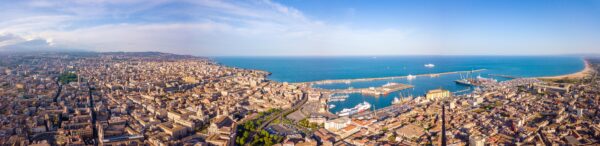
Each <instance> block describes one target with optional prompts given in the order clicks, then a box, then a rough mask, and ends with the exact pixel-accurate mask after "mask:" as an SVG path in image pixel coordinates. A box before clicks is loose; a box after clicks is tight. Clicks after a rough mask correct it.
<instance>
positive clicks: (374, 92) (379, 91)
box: [324, 83, 414, 95]
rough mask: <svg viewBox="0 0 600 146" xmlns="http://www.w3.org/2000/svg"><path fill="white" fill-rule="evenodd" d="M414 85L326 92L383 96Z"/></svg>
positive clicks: (395, 84) (396, 84)
mask: <svg viewBox="0 0 600 146" xmlns="http://www.w3.org/2000/svg"><path fill="white" fill-rule="evenodd" d="M413 87H414V86H412V85H407V84H400V83H394V84H392V85H383V86H381V87H369V88H356V89H355V88H349V89H332V90H324V91H326V92H329V93H331V94H336V93H337V94H351V93H361V94H368V95H383V94H388V93H391V92H395V91H400V90H404V89H408V88H413Z"/></svg>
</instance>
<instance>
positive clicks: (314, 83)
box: [298, 69, 485, 85]
mask: <svg viewBox="0 0 600 146" xmlns="http://www.w3.org/2000/svg"><path fill="white" fill-rule="evenodd" d="M484 70H485V69H477V70H470V71H453V72H443V73H432V74H420V75H415V76H416V77H425V76H428V77H437V76H440V75H447V74H458V73H472V72H480V71H484ZM407 77H408V76H391V77H379V78H359V79H338V80H321V81H312V82H300V83H298V84H309V85H319V84H334V83H345V84H350V83H352V82H367V81H377V80H393V79H402V78H407Z"/></svg>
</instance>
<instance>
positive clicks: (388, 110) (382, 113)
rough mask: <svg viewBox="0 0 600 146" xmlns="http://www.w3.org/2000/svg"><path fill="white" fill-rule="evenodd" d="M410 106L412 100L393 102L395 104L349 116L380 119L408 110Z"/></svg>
mask: <svg viewBox="0 0 600 146" xmlns="http://www.w3.org/2000/svg"><path fill="white" fill-rule="evenodd" d="M411 107H412V102H411V103H406V104H395V105H391V106H388V107H384V108H380V109H377V110H374V111H365V112H362V113H357V114H354V115H351V116H350V117H352V118H357V119H372V118H376V119H378V120H380V119H385V118H387V117H391V116H396V115H398V114H401V113H405V112H408V111H410V109H411Z"/></svg>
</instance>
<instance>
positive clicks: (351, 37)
mask: <svg viewBox="0 0 600 146" xmlns="http://www.w3.org/2000/svg"><path fill="white" fill-rule="evenodd" d="M0 3H2V5H0V20H3V21H0V50H2V51H11V50H61V49H74V50H91V51H161V52H170V53H178V54H192V55H199V56H277V55H285V56H290V55H311V56H314V55H554V54H588V53H600V48H599V45H598V40H599V39H600V1H595V0H577V1H575V0H547V1H544V0H518V1H517V0H514V1H513V0H497V1H495V0H485V1H484V0H447V1H441V0H439V1H438V0H413V1H401V0H394V1H364V0H343V1H342V0H327V1H323V0H314V1H312V0H282V1H278V0H277V1H269V0H255V1H219V0H170V1H167V0H150V1H142V0H95V1H91V0H90V1H88V0H82V1H61V0H52V1H4V0H0Z"/></svg>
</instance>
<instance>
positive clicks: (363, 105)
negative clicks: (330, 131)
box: [337, 102, 371, 116]
mask: <svg viewBox="0 0 600 146" xmlns="http://www.w3.org/2000/svg"><path fill="white" fill-rule="evenodd" d="M369 108H371V104H369V103H368V102H363V103H359V104H358V105H356V106H354V107H353V108H349V109H348V108H345V109H342V111H340V112H338V113H337V115H338V116H349V115H353V114H356V113H360V112H363V111H366V110H369Z"/></svg>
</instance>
